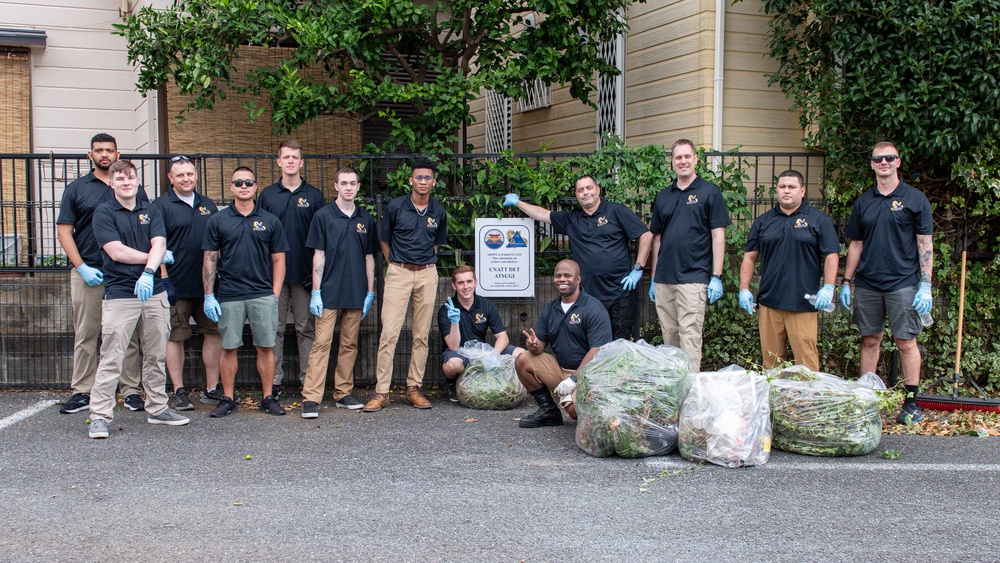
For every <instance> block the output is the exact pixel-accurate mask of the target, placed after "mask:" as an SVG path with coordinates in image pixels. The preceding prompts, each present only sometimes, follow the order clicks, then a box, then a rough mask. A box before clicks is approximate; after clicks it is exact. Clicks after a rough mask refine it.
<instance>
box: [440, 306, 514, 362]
mask: <svg viewBox="0 0 1000 563" xmlns="http://www.w3.org/2000/svg"><path fill="white" fill-rule="evenodd" d="M451 302H452V303H453V304H454V305H455V306H456V307H458V310H459V311H460V312H461V317H460V318H459V321H458V333H459V334H460V335H461V336H460V341H459V343H458V345H459V346H461V345H462V344H465V343H466V342H469V341H470V340H477V341H479V342H486V330H487V329H489V330H491V331H493V336H496V335H497V334H500V333H501V332H505V331H506V330H507V329H506V328H505V327H504V325H503V321H502V320H501V319H500V311H497V308H496V305H494V304H493V302H492V301H490V300H489V299H487V298H485V297H482V296H481V295H475V294H473V299H472V307H470V308H468V309H466V308H465V307H462V304H461V303H459V301H458V294H457V293H456V294H455V296H454V297H453V298H452V300H451ZM438 327H440V329H441V341H442V342H444V338H445V337H446V336H448V335H449V334H451V320H450V319H448V307H447V306H446V305H441V308H440V309H438ZM445 349H446V350H447V349H448V345H447V344H445Z"/></svg>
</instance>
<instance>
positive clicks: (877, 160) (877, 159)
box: [872, 154, 899, 164]
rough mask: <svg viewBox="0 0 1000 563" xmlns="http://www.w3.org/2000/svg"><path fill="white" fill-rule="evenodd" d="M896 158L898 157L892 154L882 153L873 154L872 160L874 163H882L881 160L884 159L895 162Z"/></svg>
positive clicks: (890, 162)
mask: <svg viewBox="0 0 1000 563" xmlns="http://www.w3.org/2000/svg"><path fill="white" fill-rule="evenodd" d="M898 158H899V157H898V156H896V155H894V154H882V155H879V156H873V157H872V162H874V163H875V164H882V161H883V160H884V161H886V162H888V163H889V164H892V163H893V162H896V159H898Z"/></svg>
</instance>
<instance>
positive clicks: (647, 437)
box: [576, 340, 691, 458]
mask: <svg viewBox="0 0 1000 563" xmlns="http://www.w3.org/2000/svg"><path fill="white" fill-rule="evenodd" d="M690 365H691V360H690V358H689V357H688V355H687V354H685V353H684V352H683V351H681V350H680V349H679V348H675V347H673V346H652V345H650V344H647V343H646V342H644V341H642V340H640V341H639V342H630V341H627V340H615V341H613V342H610V343H608V344H605V345H604V346H602V347H601V349H600V350H599V351H598V352H597V354H596V355H595V356H594V359H593V360H592V361H591V362H590V363H589V364H587V365H586V366H585V367H584V368H583V370H582V371H581V373H580V381H579V382H578V386H577V389H576V413H577V422H576V445H577V446H579V447H580V449H582V450H583V451H585V452H587V453H588V454H590V455H592V456H596V457H607V456H611V455H615V454H617V455H620V456H622V457H629V458H635V457H646V456H654V455H666V454H668V453H670V452H671V451H673V450H674V448H676V447H677V409H678V408H679V407H680V404H681V401H683V400H684V394H685V393H686V392H687V386H688V372H689V370H690Z"/></svg>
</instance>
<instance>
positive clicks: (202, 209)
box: [198, 205, 212, 215]
mask: <svg viewBox="0 0 1000 563" xmlns="http://www.w3.org/2000/svg"><path fill="white" fill-rule="evenodd" d="M198 213H200V214H202V215H211V214H212V210H211V209H209V208H207V207H205V206H204V205H199V206H198Z"/></svg>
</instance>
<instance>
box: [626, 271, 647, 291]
mask: <svg viewBox="0 0 1000 563" xmlns="http://www.w3.org/2000/svg"><path fill="white" fill-rule="evenodd" d="M641 279H642V270H632V271H631V272H629V273H628V274H626V275H625V277H624V278H622V281H621V284H622V289H624V290H625V291H632V290H633V289H635V284H637V283H639V280H641Z"/></svg>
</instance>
